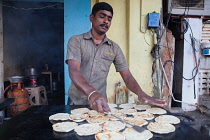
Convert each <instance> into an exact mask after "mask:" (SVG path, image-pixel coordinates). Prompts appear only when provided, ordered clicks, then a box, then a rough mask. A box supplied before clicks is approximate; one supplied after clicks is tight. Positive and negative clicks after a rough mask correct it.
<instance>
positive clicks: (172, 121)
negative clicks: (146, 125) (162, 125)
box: [155, 115, 180, 124]
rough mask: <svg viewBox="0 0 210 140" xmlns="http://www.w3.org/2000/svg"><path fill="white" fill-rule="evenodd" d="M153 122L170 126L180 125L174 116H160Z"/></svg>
mask: <svg viewBox="0 0 210 140" xmlns="http://www.w3.org/2000/svg"><path fill="white" fill-rule="evenodd" d="M155 121H156V122H167V123H170V124H178V123H180V119H179V118H177V117H175V116H172V115H161V116H159V117H157V118H155Z"/></svg>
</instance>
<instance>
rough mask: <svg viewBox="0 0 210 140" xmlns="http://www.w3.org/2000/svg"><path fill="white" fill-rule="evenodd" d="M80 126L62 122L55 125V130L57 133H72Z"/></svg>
mask: <svg viewBox="0 0 210 140" xmlns="http://www.w3.org/2000/svg"><path fill="white" fill-rule="evenodd" d="M77 126H78V124H77V123H75V122H61V123H56V124H53V125H52V127H53V130H54V131H56V132H70V131H71V130H73V129H75V128H76V127H77Z"/></svg>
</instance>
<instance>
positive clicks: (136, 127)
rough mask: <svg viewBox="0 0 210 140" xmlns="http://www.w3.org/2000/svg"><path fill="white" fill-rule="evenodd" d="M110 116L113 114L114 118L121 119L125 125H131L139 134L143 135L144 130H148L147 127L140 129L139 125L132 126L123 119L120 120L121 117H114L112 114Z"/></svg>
mask: <svg viewBox="0 0 210 140" xmlns="http://www.w3.org/2000/svg"><path fill="white" fill-rule="evenodd" d="M109 114H111V115H112V116H113V117H115V118H117V119H119V120H120V121H122V122H124V123H127V124H129V125H131V126H132V128H133V129H134V130H136V131H137V132H139V133H142V132H143V131H144V130H146V127H145V126H142V127H140V126H137V125H133V124H130V123H129V122H127V121H124V120H123V119H121V118H119V117H117V116H115V115H113V114H112V113H109Z"/></svg>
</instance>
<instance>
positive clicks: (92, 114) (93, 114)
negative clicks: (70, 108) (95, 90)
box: [87, 110, 104, 116]
mask: <svg viewBox="0 0 210 140" xmlns="http://www.w3.org/2000/svg"><path fill="white" fill-rule="evenodd" d="M87 114H88V115H89V116H104V113H99V112H97V111H96V110H90V111H88V113H87Z"/></svg>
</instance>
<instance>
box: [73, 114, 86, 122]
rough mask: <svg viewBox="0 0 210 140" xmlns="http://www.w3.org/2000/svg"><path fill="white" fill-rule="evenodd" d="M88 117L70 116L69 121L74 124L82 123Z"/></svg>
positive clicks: (80, 115) (81, 115) (82, 115)
mask: <svg viewBox="0 0 210 140" xmlns="http://www.w3.org/2000/svg"><path fill="white" fill-rule="evenodd" d="M87 117H88V114H70V115H69V119H70V120H72V121H75V122H82V121H84V120H85V119H86V118H87Z"/></svg>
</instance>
